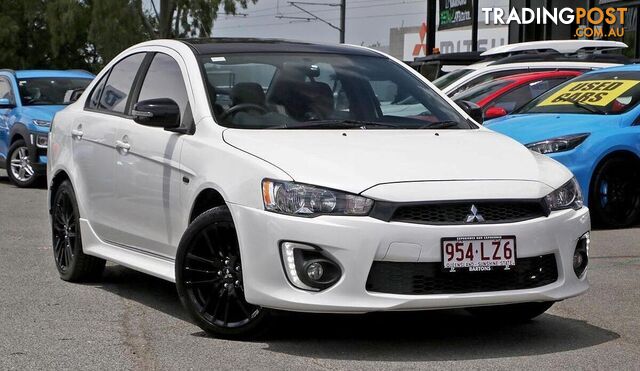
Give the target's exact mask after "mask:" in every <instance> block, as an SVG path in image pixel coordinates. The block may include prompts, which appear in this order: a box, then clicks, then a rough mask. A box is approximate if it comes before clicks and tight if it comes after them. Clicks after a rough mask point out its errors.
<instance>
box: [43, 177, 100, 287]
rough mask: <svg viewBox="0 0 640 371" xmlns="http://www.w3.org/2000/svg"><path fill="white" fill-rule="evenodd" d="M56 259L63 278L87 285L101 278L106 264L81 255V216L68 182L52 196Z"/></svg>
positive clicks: (52, 229) (52, 228)
mask: <svg viewBox="0 0 640 371" xmlns="http://www.w3.org/2000/svg"><path fill="white" fill-rule="evenodd" d="M51 235H52V237H53V257H54V259H55V262H56V267H57V268H58V273H59V274H60V278H62V279H63V280H65V281H71V282H86V281H92V280H95V279H96V278H98V277H99V276H100V275H101V274H102V271H103V270H104V265H105V261H104V260H103V259H100V258H96V257H93V256H89V255H85V254H84V253H83V252H82V236H81V234H80V213H79V212H78V204H77V202H76V196H75V193H74V191H73V187H72V186H71V183H70V182H69V181H68V180H65V181H64V182H62V184H60V186H59V187H58V189H57V190H56V193H55V195H54V196H53V207H52V211H51Z"/></svg>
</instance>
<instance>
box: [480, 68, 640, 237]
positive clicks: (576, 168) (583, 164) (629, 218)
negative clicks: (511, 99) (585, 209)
mask: <svg viewBox="0 0 640 371" xmlns="http://www.w3.org/2000/svg"><path fill="white" fill-rule="evenodd" d="M639 83H640V68H639V67H638V66H637V65H629V66H624V67H614V68H608V69H603V70H599V71H594V72H590V73H587V74H584V75H582V76H580V77H578V78H576V79H574V80H571V81H569V82H567V83H565V84H563V85H560V86H558V87H556V88H555V89H552V90H550V91H549V92H547V93H545V94H544V95H541V96H540V97H538V98H537V99H535V100H533V101H531V102H530V103H529V104H527V105H526V106H524V107H523V108H522V109H521V110H519V111H516V112H515V114H513V115H511V116H506V117H503V118H500V119H496V120H492V121H489V122H487V123H486V125H487V127H489V128H490V129H492V130H495V131H498V132H501V133H503V134H506V135H509V136H511V137H512V138H514V139H516V140H518V141H520V142H521V143H523V144H525V145H526V146H527V147H529V148H530V149H532V150H533V151H537V152H540V153H544V154H546V155H548V156H550V157H552V158H553V159H555V160H558V161H559V162H561V163H563V164H565V165H566V166H567V167H568V168H569V169H571V171H572V172H573V173H574V174H575V176H576V179H577V180H578V182H579V183H580V185H581V188H582V189H583V190H584V199H585V203H587V204H588V205H589V208H590V209H591V212H592V214H593V216H594V220H595V221H596V222H598V223H599V224H601V225H602V226H604V227H609V228H622V227H628V226H630V225H633V224H634V223H636V222H637V221H638V220H639V219H640V126H638V123H639V122H640V121H639V118H640V106H639V105H638V102H639V101H640V84H639Z"/></svg>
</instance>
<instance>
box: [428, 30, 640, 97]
mask: <svg viewBox="0 0 640 371" xmlns="http://www.w3.org/2000/svg"><path fill="white" fill-rule="evenodd" d="M626 47H627V45H626V44H624V43H622V42H619V41H608V40H555V41H532V42H525V43H518V44H509V45H502V46H498V47H495V48H492V49H489V50H487V51H485V52H483V53H482V54H481V56H482V57H485V58H487V60H486V61H482V62H478V63H474V64H472V65H469V66H467V67H463V68H460V69H456V70H455V71H453V72H450V73H448V74H446V75H444V76H442V77H440V78H438V79H436V80H434V81H433V83H434V85H435V86H437V87H438V88H439V89H441V90H442V91H443V92H444V93H445V94H447V95H448V96H450V97H452V96H454V95H455V94H458V93H460V92H463V91H465V90H467V89H469V88H471V87H473V86H476V85H479V84H481V83H484V82H487V81H491V80H493V79H496V78H499V77H504V76H512V75H516V74H521V73H527V72H543V71H558V70H566V71H569V70H570V71H581V72H588V71H592V70H596V69H600V68H606V67H613V66H618V65H620V64H621V63H622V62H623V61H624V60H625V58H624V57H622V56H616V55H602V54H593V53H601V52H603V51H610V50H616V49H624V48H626ZM527 53H534V54H527ZM535 53H541V54H535Z"/></svg>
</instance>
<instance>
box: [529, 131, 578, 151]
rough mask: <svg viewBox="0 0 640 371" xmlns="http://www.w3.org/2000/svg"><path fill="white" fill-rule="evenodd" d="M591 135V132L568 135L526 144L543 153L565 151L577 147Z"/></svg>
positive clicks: (531, 148)
mask: <svg viewBox="0 0 640 371" xmlns="http://www.w3.org/2000/svg"><path fill="white" fill-rule="evenodd" d="M588 136H589V133H582V134H575V135H567V136H564V137H558V138H553V139H547V140H543V141H540V142H535V143H529V144H526V147H527V148H529V149H530V150H532V151H536V152H539V153H542V154H545V153H555V152H564V151H569V150H571V149H574V148H576V147H577V146H579V145H580V144H581V143H582V142H584V140H585V139H587V137H588Z"/></svg>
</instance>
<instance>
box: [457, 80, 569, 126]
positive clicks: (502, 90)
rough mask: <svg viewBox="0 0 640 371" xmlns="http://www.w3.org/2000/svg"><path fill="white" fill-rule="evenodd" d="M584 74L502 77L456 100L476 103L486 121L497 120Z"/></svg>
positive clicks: (473, 89)
mask: <svg viewBox="0 0 640 371" xmlns="http://www.w3.org/2000/svg"><path fill="white" fill-rule="evenodd" d="M580 74H581V73H580V72H578V71H549V72H532V73H523V74H519V75H513V76H508V77H500V78H497V79H495V80H492V81H488V82H485V83H483V84H480V85H477V86H474V87H473V88H470V89H468V90H465V91H463V92H461V93H458V94H456V95H454V96H453V100H454V101H459V100H463V101H467V102H473V103H475V104H477V105H478V106H480V107H481V108H482V112H483V114H484V118H485V119H486V120H489V119H494V118H497V117H502V116H505V115H507V114H509V113H511V112H513V111H514V110H516V109H518V108H520V107H522V106H524V105H525V104H527V103H529V102H530V101H531V100H532V99H534V98H537V97H538V96H539V95H540V94H542V93H544V92H546V91H548V90H549V89H551V88H554V87H556V86H558V85H560V84H562V83H563V82H565V81H567V80H569V79H572V78H574V77H576V76H580Z"/></svg>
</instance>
